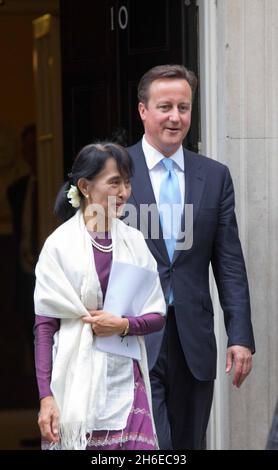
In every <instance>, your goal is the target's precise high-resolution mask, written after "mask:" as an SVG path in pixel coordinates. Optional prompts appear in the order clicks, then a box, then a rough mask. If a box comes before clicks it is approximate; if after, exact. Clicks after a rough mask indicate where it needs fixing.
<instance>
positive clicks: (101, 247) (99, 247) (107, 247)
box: [90, 237, 113, 253]
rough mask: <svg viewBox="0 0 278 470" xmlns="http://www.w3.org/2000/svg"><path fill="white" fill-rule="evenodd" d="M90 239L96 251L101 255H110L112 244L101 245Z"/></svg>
mask: <svg viewBox="0 0 278 470" xmlns="http://www.w3.org/2000/svg"><path fill="white" fill-rule="evenodd" d="M90 238H91V242H92V245H93V246H94V247H95V248H96V249H97V250H98V251H101V252H102V253H110V252H111V251H112V250H113V242H112V243H110V245H101V244H100V243H98V242H97V241H96V240H95V239H94V238H93V237H90Z"/></svg>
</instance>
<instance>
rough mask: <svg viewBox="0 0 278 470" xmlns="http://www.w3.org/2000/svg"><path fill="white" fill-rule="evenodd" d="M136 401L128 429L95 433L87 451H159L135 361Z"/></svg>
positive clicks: (47, 448)
mask: <svg viewBox="0 0 278 470" xmlns="http://www.w3.org/2000/svg"><path fill="white" fill-rule="evenodd" d="M133 370H134V400H133V404H132V407H131V411H130V413H129V416H128V419H127V424H126V427H125V428H124V429H122V430H120V431H112V430H111V431H93V433H92V436H91V439H90V441H89V444H88V446H87V450H91V451H93V450H98V451H100V450H101V451H103V450H157V449H158V444H157V437H156V435H155V433H154V431H153V425H152V418H151V412H150V408H149V403H148V399H147V394H146V389H145V384H144V380H143V377H142V374H141V371H140V369H139V365H138V362H137V361H135V360H134V361H133ZM41 447H42V450H49V447H50V444H49V442H47V441H45V440H44V439H42V445H41Z"/></svg>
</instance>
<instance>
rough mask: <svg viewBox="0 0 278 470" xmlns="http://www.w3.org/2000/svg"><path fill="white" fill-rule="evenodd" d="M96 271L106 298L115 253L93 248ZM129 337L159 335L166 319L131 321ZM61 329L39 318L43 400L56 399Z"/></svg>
mask: <svg viewBox="0 0 278 470" xmlns="http://www.w3.org/2000/svg"><path fill="white" fill-rule="evenodd" d="M97 241H98V242H99V243H101V244H103V245H109V244H110V243H111V239H109V238H108V237H106V238H105V239H97ZM93 254H94V258H95V266H96V271H97V273H98V277H99V281H100V285H101V289H102V293H103V298H105V293H106V289H107V284H108V279H109V273H110V269H111V263H112V252H108V253H103V252H101V251H98V250H97V249H95V247H93ZM126 318H128V320H129V333H128V334H129V335H131V336H132V335H136V336H141V335H146V334H149V333H153V332H155V331H159V330H160V329H161V328H163V326H164V324H165V319H164V317H162V315H160V314H158V313H147V314H145V315H141V316H140V317H133V316H132V317H129V316H126ZM59 328H60V320H59V319H57V318H52V317H45V316H41V315H35V327H34V332H35V362H36V376H37V382H38V388H39V396H40V398H44V397H46V396H50V395H52V392H51V390H50V381H51V371H52V345H53V336H54V334H55V333H56V331H57V330H59Z"/></svg>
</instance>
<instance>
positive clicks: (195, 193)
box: [173, 149, 205, 262]
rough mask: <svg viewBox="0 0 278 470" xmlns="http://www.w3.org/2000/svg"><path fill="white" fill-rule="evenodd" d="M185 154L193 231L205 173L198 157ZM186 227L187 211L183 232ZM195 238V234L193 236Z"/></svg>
mask: <svg viewBox="0 0 278 470" xmlns="http://www.w3.org/2000/svg"><path fill="white" fill-rule="evenodd" d="M183 153H184V169H185V174H184V177H185V198H184V203H185V204H192V205H193V224H192V230H193V227H194V221H195V220H196V217H197V214H198V211H199V207H200V202H201V199H202V195H203V191H204V186H205V184H204V183H205V172H204V168H203V165H202V163H201V161H200V160H199V159H198V155H196V154H193V153H191V152H189V151H188V150H186V149H183ZM185 225H186V220H185V210H183V214H182V219H181V230H182V231H183V232H184V230H185ZM193 237H194V234H193ZM182 252H183V251H182V250H176V251H175V253H174V256H173V262H174V261H176V259H177V258H178V257H179V256H180V254H181V253H182Z"/></svg>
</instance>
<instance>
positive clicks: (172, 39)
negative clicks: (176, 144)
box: [60, 0, 199, 174]
mask: <svg viewBox="0 0 278 470" xmlns="http://www.w3.org/2000/svg"><path fill="white" fill-rule="evenodd" d="M81 6H82V8H81ZM60 18H61V48H62V89H63V126H64V128H63V145H64V168H65V174H66V173H67V172H68V171H69V169H70V167H71V164H72V161H73V158H74V157H75V155H76V154H77V152H78V151H79V150H80V148H81V147H83V146H84V145H86V144H88V143H90V142H93V141H96V140H102V139H109V140H116V141H117V142H119V143H121V144H123V145H130V144H131V143H135V142H136V141H137V140H139V139H140V138H141V135H142V132H143V127H142V124H141V121H140V119H139V115H138V112H137V84H138V81H139V79H140V77H141V76H142V75H143V73H144V72H146V71H147V70H148V69H149V68H151V67H153V66H155V65H159V64H165V63H183V64H184V65H186V66H187V67H188V68H189V69H192V70H194V71H195V73H197V74H198V54H197V50H198V35H197V31H198V28H197V24H198V8H197V6H196V1H195V0H192V1H184V0H152V1H149V0H140V1H132V0H96V1H94V2H92V1H91V0H83V1H82V2H81V3H80V2H79V3H78V4H77V2H76V1H75V0H60ZM198 102H199V100H198V96H196V99H195V102H194V109H193V115H192V126H191V131H190V133H189V134H188V136H187V139H186V142H185V144H186V146H187V147H188V148H190V149H191V150H196V151H197V149H198V134H199V130H198V128H199V126H198V122H199V118H198V114H199V113H198Z"/></svg>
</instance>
